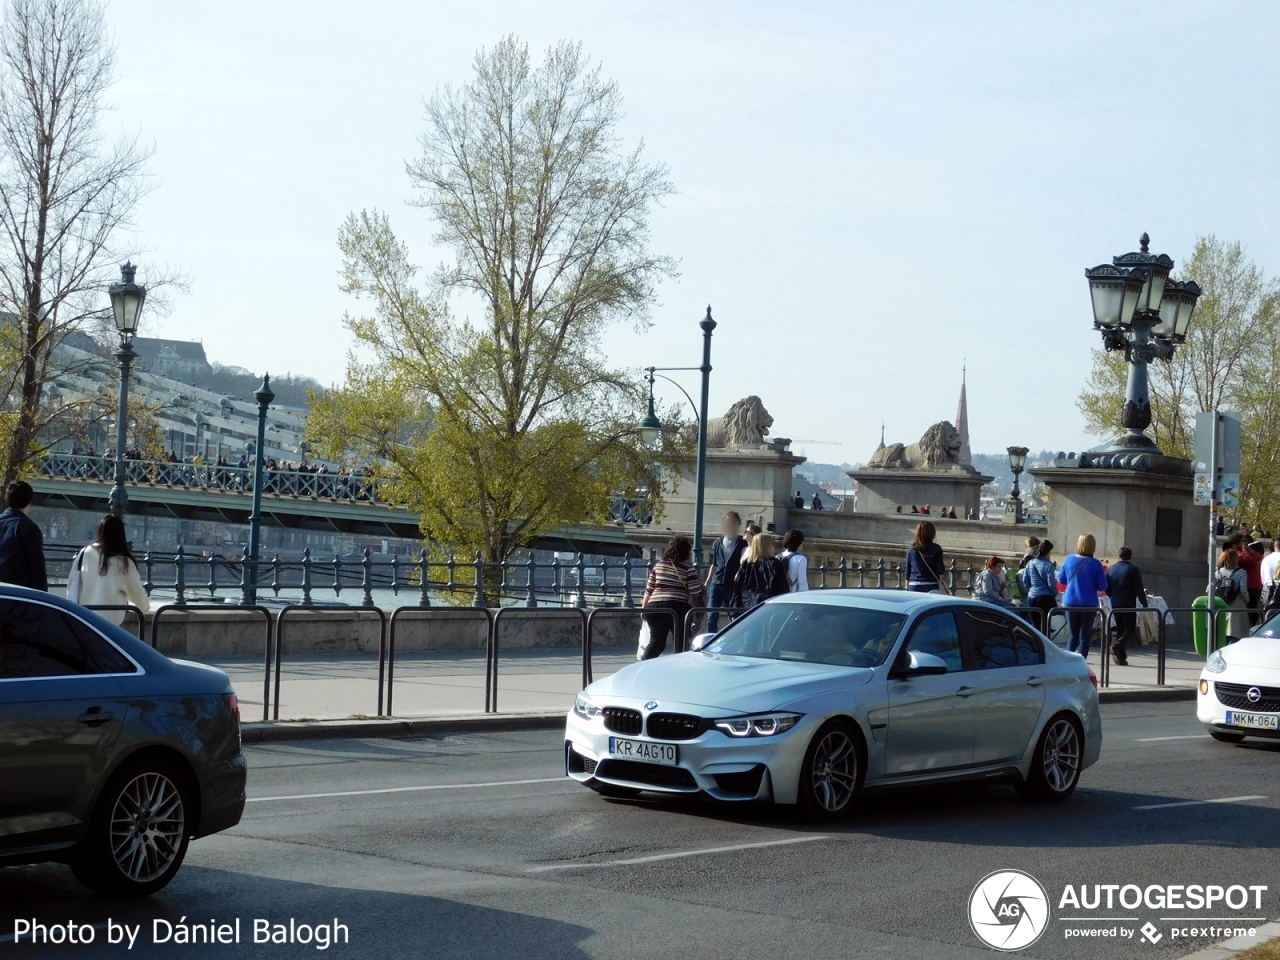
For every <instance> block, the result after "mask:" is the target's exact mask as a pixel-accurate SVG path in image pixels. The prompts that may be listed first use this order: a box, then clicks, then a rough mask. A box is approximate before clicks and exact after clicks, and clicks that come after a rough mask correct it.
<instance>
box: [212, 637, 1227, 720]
mask: <svg viewBox="0 0 1280 960" xmlns="http://www.w3.org/2000/svg"><path fill="white" fill-rule="evenodd" d="M1099 656H1100V651H1097V650H1095V651H1093V652H1092V653H1091V654H1090V655H1089V662H1090V665H1091V666H1092V667H1093V669H1094V672H1095V673H1097V672H1099V666H1100V660H1099ZM205 662H207V663H210V664H212V665H213V666H216V667H219V668H221V669H223V670H225V671H226V672H227V673H228V674H229V675H230V677H231V682H232V683H233V684H234V685H235V688H236V693H237V694H238V695H239V697H240V712H241V715H242V716H243V717H244V719H245V721H247V722H249V721H256V720H261V719H262V680H263V665H262V660H261V659H260V658H257V657H220V658H212V659H209V660H207V661H205ZM633 662H635V655H634V654H633V653H631V652H630V651H629V650H628V651H624V650H623V649H622V648H610V649H609V650H608V651H607V652H597V653H596V654H595V656H594V658H593V666H592V670H593V675H594V677H595V679H597V680H599V679H600V678H602V677H606V676H608V675H609V674H611V673H614V672H616V671H618V670H620V669H621V668H622V667H624V666H626V665H627V664H629V663H633ZM1203 662H1204V661H1203V659H1202V658H1200V657H1198V656H1196V654H1195V653H1194V652H1193V651H1192V650H1190V649H1189V648H1173V649H1170V650H1169V651H1168V652H1167V655H1166V660H1165V681H1166V686H1165V687H1158V686H1156V652H1155V647H1154V646H1149V647H1138V648H1135V649H1134V650H1132V651H1131V652H1130V653H1129V666H1127V667H1117V666H1115V665H1114V664H1113V665H1112V667H1111V685H1110V687H1109V688H1107V690H1105V691H1104V698H1106V699H1111V698H1113V697H1114V698H1116V699H1120V698H1122V697H1127V696H1129V695H1134V696H1135V697H1136V696H1146V695H1159V693H1160V692H1166V693H1169V694H1174V695H1176V693H1181V692H1188V691H1192V690H1194V688H1195V685H1196V682H1197V680H1198V679H1199V676H1200V669H1201V666H1202V665H1203ZM377 681H378V660H377V657H374V656H361V657H355V656H350V655H342V656H317V655H306V656H292V657H285V659H284V663H283V666H282V669H281V675H280V719H281V720H302V719H307V720H328V719H347V718H353V717H372V716H375V715H376V714H377V709H378V683H377ZM272 682H273V685H274V678H273V681H272ZM581 688H582V657H581V653H580V651H579V650H578V649H577V648H574V647H557V648H543V649H532V650H512V651H510V652H504V653H503V654H502V655H501V658H500V660H499V663H498V712H499V713H503V714H521V713H525V714H527V713H547V712H557V711H567V710H568V709H569V708H570V707H571V706H572V705H573V699H574V697H575V695H576V694H577V693H578V691H579V690H580V689H581ZM272 696H273V697H274V693H273V694H272ZM392 708H393V711H394V715H395V716H396V717H405V718H416V717H462V716H473V715H475V714H479V713H481V712H483V710H484V653H483V652H482V651H475V652H472V651H468V652H441V653H405V654H401V655H399V656H398V657H397V658H396V672H395V687H394V690H393V700H392ZM273 712H274V709H273ZM384 712H385V710H384Z"/></svg>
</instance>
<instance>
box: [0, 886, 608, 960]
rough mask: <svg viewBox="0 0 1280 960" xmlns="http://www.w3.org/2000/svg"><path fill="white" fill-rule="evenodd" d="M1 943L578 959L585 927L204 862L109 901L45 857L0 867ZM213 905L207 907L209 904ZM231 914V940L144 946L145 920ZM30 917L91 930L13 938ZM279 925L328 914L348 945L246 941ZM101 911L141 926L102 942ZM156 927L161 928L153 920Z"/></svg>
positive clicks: (146, 951) (72, 953)
mask: <svg viewBox="0 0 1280 960" xmlns="http://www.w3.org/2000/svg"><path fill="white" fill-rule="evenodd" d="M0 903H3V904H4V909H3V912H2V913H0V949H2V950H5V951H6V953H12V955H13V956H14V957H81V958H86V960H88V958H98V957H108V958H109V957H121V958H124V957H130V958H132V957H156V958H159V957H163V958H172V957H177V956H181V957H183V958H187V957H250V958H252V957H258V956H261V957H273V958H276V957H284V958H288V957H315V956H317V955H319V956H326V955H328V954H329V953H330V952H333V953H338V954H340V955H341V956H344V957H358V958H366V957H367V958H377V960H385V958H387V957H427V958H435V957H440V958H445V957H447V958H450V960H453V958H460V960H467V958H475V960H487V958H494V960H498V958H503V960H506V958H511V957H516V956H518V957H520V958H521V960H561V958H563V960H575V958H581V960H586V958H587V954H586V953H584V952H583V951H582V949H581V947H580V946H579V945H580V943H581V942H582V941H583V940H584V939H586V938H587V937H588V936H590V935H591V934H592V932H593V931H591V930H590V929H588V928H586V927H581V926H577V925H575V924H569V923H562V922H560V921H556V920H547V919H543V918H540V917H531V916H527V915H525V914H520V913H512V912H509V911H506V910H493V909H487V908H483V907H473V906H469V905H467V904H462V903H455V902H453V901H449V900H441V899H439V898H437V897H428V896H414V895H411V894H404V893H393V892H386V891H381V890H364V889H359V890H357V889H351V888H346V887H329V886H318V885H314V884H308V883H294V882H290V881H287V880H273V879H267V878H263V877H255V876H251V875H247V874H241V873H229V872H226V871H222V870H211V869H207V868H203V867H190V866H188V867H184V868H183V869H182V870H181V872H180V873H179V874H178V876H177V878H176V879H175V880H174V881H173V883H172V884H170V885H169V887H167V888H166V889H165V890H164V891H162V892H161V893H160V894H157V895H156V896H154V897H151V898H149V899H146V900H141V901H137V900H135V901H111V900H106V899H103V898H101V897H97V896H94V895H93V894H91V893H89V892H88V891H87V890H85V888H83V887H81V886H80V885H79V884H78V883H77V882H76V880H75V879H74V878H73V877H72V876H71V871H70V870H69V869H67V868H66V867H62V866H57V865H52V864H46V865H41V866H32V867H11V868H8V869H0ZM214 904H216V905H217V907H216V913H215V912H213V905H214ZM237 916H238V917H239V918H240V927H241V941H240V943H239V944H230V945H227V944H218V945H205V944H203V943H196V944H194V945H190V946H189V945H175V944H174V943H172V942H170V943H160V944H155V943H153V940H152V936H153V927H154V925H155V924H154V921H155V920H157V919H159V920H164V921H168V922H169V923H173V924H177V923H178V922H179V921H180V920H184V919H185V920H186V922H188V923H193V924H194V923H203V924H204V925H205V927H206V929H207V928H208V925H209V923H210V921H216V922H217V923H218V924H223V923H234V922H235V918H236V917H237ZM18 917H25V918H34V919H35V920H38V921H39V922H40V923H44V924H65V923H66V922H67V921H69V920H74V921H75V922H76V923H77V924H91V925H94V927H95V938H94V942H93V943H92V944H90V945H79V944H77V945H71V946H61V947H55V946H38V945H37V946H29V945H28V944H27V943H26V942H25V939H24V942H23V943H22V944H20V945H18V946H16V947H15V946H14V945H13V931H14V926H13V920H14V919H15V918H18ZM256 917H261V918H264V919H267V920H270V921H271V923H273V924H275V923H283V924H284V925H285V927H288V924H289V920H290V918H293V919H294V920H295V921H296V923H298V924H330V925H332V923H333V921H334V919H335V918H337V920H338V922H339V923H341V924H344V925H345V926H346V927H347V928H348V930H349V937H350V944H349V945H342V944H337V945H335V946H333V947H330V948H329V950H328V951H324V952H319V951H317V948H316V944H315V943H310V944H302V943H294V944H281V943H264V944H257V945H255V944H254V943H253V942H252V940H253V926H254V925H253V921H254V918H256ZM108 918H110V919H111V920H113V921H114V922H115V923H117V924H129V925H138V924H141V932H140V933H139V935H138V938H137V943H136V945H135V946H134V948H133V949H132V950H129V949H127V944H120V945H114V946H113V945H108V944H107V942H106V939H107V921H108ZM159 926H160V929H161V931H162V932H163V931H164V930H165V927H164V925H163V924H160V925H159Z"/></svg>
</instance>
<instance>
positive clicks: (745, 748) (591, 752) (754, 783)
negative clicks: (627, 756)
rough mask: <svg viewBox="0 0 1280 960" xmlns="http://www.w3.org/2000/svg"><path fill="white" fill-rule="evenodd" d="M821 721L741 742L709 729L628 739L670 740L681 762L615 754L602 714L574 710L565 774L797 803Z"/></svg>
mask: <svg viewBox="0 0 1280 960" xmlns="http://www.w3.org/2000/svg"><path fill="white" fill-rule="evenodd" d="M815 724H816V721H812V720H810V718H809V717H801V718H800V721H799V722H798V723H796V725H795V726H794V727H792V728H791V729H790V730H788V731H786V732H785V733H780V734H777V735H776V736H772V737H751V738H744V739H741V740H737V739H734V738H731V737H729V736H728V735H727V734H724V733H721V732H720V731H719V730H709V731H707V732H705V733H702V734H701V735H699V736H698V737H695V738H694V739H692V740H678V741H676V740H657V739H654V738H652V737H649V736H647V735H640V736H626V737H625V739H629V740H642V741H647V742H651V743H664V744H666V743H671V744H674V745H675V746H676V749H677V751H678V763H677V765H676V766H674V767H672V766H665V765H661V764H650V763H643V762H638V761H634V760H618V759H615V758H612V757H610V754H609V738H610V737H616V736H623V735H622V734H617V733H612V732H610V731H609V730H606V729H605V726H604V721H603V719H601V718H600V717H596V718H595V719H593V720H585V719H583V718H582V717H579V716H578V715H577V714H576V713H574V712H573V711H570V712H569V717H568V720H567V722H566V724H565V773H566V774H567V775H568V776H569V777H571V778H573V779H574V780H577V781H578V782H579V783H582V784H585V785H588V786H590V785H593V784H607V785H611V786H618V787H629V788H631V789H636V790H649V791H653V792H655V793H666V794H700V793H701V794H706V795H707V796H709V797H713V798H715V799H717V800H724V801H730V802H749V801H754V800H771V801H774V802H776V803H795V802H796V791H797V788H798V786H799V782H800V767H801V765H802V764H803V762H804V754H805V750H806V749H807V748H808V745H809V739H810V736H811V734H812V732H813V729H814V728H815Z"/></svg>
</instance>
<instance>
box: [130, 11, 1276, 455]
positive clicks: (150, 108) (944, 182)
mask: <svg viewBox="0 0 1280 960" xmlns="http://www.w3.org/2000/svg"><path fill="white" fill-rule="evenodd" d="M108 19H109V21H110V22H111V24H112V28H113V30H114V31H115V33H116V36H117V39H118V42H119V48H120V49H119V64H118V73H119V78H120V79H119V83H118V85H117V87H116V88H115V90H114V91H113V99H114V101H115V103H116V106H117V108H118V109H117V111H116V113H115V115H113V116H112V117H111V118H110V121H109V122H110V124H111V125H112V126H113V127H114V126H115V125H117V124H120V125H123V127H124V128H125V129H128V130H136V131H139V132H141V134H142V135H143V137H144V138H146V139H149V140H154V142H155V145H156V156H155V159H154V162H153V165H152V169H153V172H154V173H155V175H156V177H157V181H158V183H157V189H156V190H155V192H154V193H153V194H152V195H151V196H150V197H149V198H148V199H147V200H146V202H145V205H144V207H143V209H142V210H141V211H140V216H139V229H140V233H141V235H142V237H143V239H144V242H145V243H146V244H147V246H148V247H149V248H150V250H151V251H152V257H153V259H154V260H155V261H156V262H168V263H170V264H172V265H177V266H180V267H181V268H183V269H184V270H186V271H187V272H188V273H189V274H190V276H191V278H192V281H193V283H192V288H191V292H190V293H189V294H188V295H185V296H182V297H180V298H179V299H178V300H177V302H176V305H175V309H174V311H173V313H172V315H171V316H169V317H167V318H163V319H162V320H159V321H157V323H158V325H157V326H155V327H153V330H152V332H153V333H158V334H160V335H163V336H170V337H184V338H185V337H189V338H193V339H201V340H203V341H204V344H205V347H206V349H207V351H208V353H209V355H210V357H211V358H212V359H214V360H219V361H222V362H225V363H238V364H241V365H244V366H249V367H253V368H256V369H258V370H263V369H269V370H270V371H271V372H273V373H276V372H284V371H293V372H302V373H309V374H312V375H314V376H316V377H318V378H320V379H321V380H323V381H325V382H333V381H336V380H339V379H340V378H341V376H342V372H343V368H344V365H345V354H346V351H347V349H348V345H349V344H348V338H347V336H346V334H345V332H344V331H343V329H342V327H341V325H340V318H341V315H342V312H343V310H344V309H345V308H346V307H347V306H348V305H349V304H348V302H347V298H346V297H345V296H344V295H343V294H341V293H340V292H339V291H338V289H337V284H338V277H337V270H338V265H339V258H338V252H337V249H336V246H335V243H334V240H335V237H336V232H337V228H338V225H339V223H340V222H341V220H342V218H343V217H344V216H345V215H346V214H347V213H348V212H349V211H351V210H353V209H359V208H361V207H366V206H368V207H380V208H382V209H385V210H388V211H389V212H390V214H391V216H392V218H393V223H394V224H395V226H396V227H397V229H398V231H399V232H400V233H401V235H402V236H403V237H404V238H405V239H406V240H408V241H409V243H410V244H411V245H412V246H413V248H414V250H415V253H416V254H417V255H418V256H419V258H420V259H421V260H422V261H423V262H424V263H430V262H432V261H433V260H434V258H435V257H436V256H437V254H436V252H434V251H432V250H431V248H430V238H431V236H432V233H433V230H432V226H431V224H430V223H429V222H428V220H427V219H426V215H425V214H424V213H423V212H422V211H420V210H418V209H416V208H412V207H408V206H406V205H405V201H406V199H407V198H408V197H409V195H410V190H409V184H408V181H407V178H406V177H405V175H404V172H403V165H404V161H405V159H406V158H409V157H411V156H413V155H414V153H415V150H416V136H417V134H418V133H419V131H420V130H421V128H422V119H421V117H422V110H421V106H420V102H421V98H422V96H423V95H424V94H426V93H428V92H430V91H431V90H433V89H434V88H435V87H436V86H437V85H438V84H440V83H443V82H448V81H459V80H463V79H465V78H466V77H467V76H468V73H469V70H470V62H471V58H472V55H473V53H474V51H475V50H476V49H477V48H478V47H480V46H485V45H490V44H492V43H493V42H494V41H495V40H496V39H498V38H499V37H501V36H502V35H504V34H506V33H515V34H517V35H519V36H520V37H522V38H524V39H526V40H527V41H529V43H530V44H531V45H532V46H533V47H534V48H535V49H537V50H541V49H542V48H544V47H545V46H547V45H548V44H550V43H552V42H555V41H556V40H559V39H562V38H573V39H579V40H582V41H583V43H584V45H585V48H586V50H587V51H588V53H589V54H591V55H592V56H593V57H594V58H596V59H598V60H600V61H601V62H602V63H603V65H604V70H605V73H606V74H607V75H608V76H610V77H613V78H615V79H616V80H618V82H619V83H620V85H621V88H622V91H623V94H624V96H625V98H626V109H627V118H626V126H625V131H624V132H625V134H626V136H628V137H629V138H631V139H632V140H633V141H634V140H637V139H640V138H643V139H644V140H645V142H646V144H647V152H648V156H649V157H650V158H651V159H653V160H661V161H663V162H665V163H667V164H668V165H669V167H670V170H671V179H672V180H673V182H674V183H675V185H676V187H677V189H678V190H679V191H680V193H679V194H678V195H677V196H675V197H673V198H671V199H670V201H669V202H668V203H667V205H666V206H665V208H663V209H661V210H659V211H658V212H657V214H656V215H655V217H654V222H653V225H654V231H653V240H654V247H655V248H656V249H658V250H660V251H662V252H665V253H669V254H671V255H673V256H676V257H678V258H680V260H681V268H680V269H681V277H680V279H679V280H678V281H677V282H673V283H669V284H666V285H665V286H664V287H663V289H662V295H661V300H662V303H661V305H660V306H659V307H658V308H657V310H656V311H655V321H656V322H655V324H654V326H653V328H652V329H651V330H650V331H649V332H647V333H645V334H643V335H639V336H638V335H636V334H634V333H633V332H632V331H630V330H629V329H619V330H617V331H615V332H614V333H613V334H612V335H611V336H610V337H609V338H608V339H607V341H606V344H605V346H606V348H607V350H608V352H609V354H610V356H611V357H612V359H613V360H614V361H615V362H617V363H619V364H630V365H634V366H637V367H638V366H643V365H647V364H649V363H656V364H660V365H686V364H688V365H692V364H695V363H697V362H698V359H699V356H698V354H699V349H700V345H699V340H698V337H699V331H698V327H697V322H698V320H699V319H700V317H701V315H702V312H703V310H704V308H705V306H706V305H707V304H708V303H710V304H711V305H712V306H713V309H714V314H715V317H716V319H717V320H718V321H719V323H720V327H719V329H718V331H717V333H716V338H715V350H714V358H713V362H714V365H715V372H714V374H713V377H712V389H711V396H712V407H713V408H714V409H713V413H715V414H718V413H720V412H723V410H724V408H726V407H728V405H729V404H730V403H732V402H733V401H734V400H737V399H738V398H739V397H741V396H744V395H746V394H747V393H758V394H759V395H760V396H761V397H763V399H764V401H765V404H766V405H767V406H768V408H769V409H770V411H771V412H772V413H773V415H774V418H775V421H776V427H775V433H779V434H781V435H784V436H790V437H793V438H806V439H807V440H809V441H818V440H825V441H835V442H836V443H837V444H838V445H832V446H819V445H816V444H814V443H804V442H801V441H800V440H799V439H797V441H796V444H795V446H796V447H797V448H804V450H805V452H806V453H807V454H808V455H809V456H810V457H811V458H812V459H815V460H822V461H836V462H839V461H840V460H842V459H843V460H850V461H855V460H863V459H865V458H866V457H867V456H868V455H869V454H870V452H871V451H872V449H874V447H875V444H876V442H877V441H878V438H879V432H880V421H881V419H882V418H883V419H884V421H885V422H886V424H887V433H888V437H889V439H890V440H891V441H892V440H903V441H906V442H910V441H913V440H915V439H918V437H919V436H920V434H921V433H922V432H923V431H924V429H925V428H926V427H927V426H928V425H929V424H930V423H932V422H934V421H936V420H939V419H942V418H948V419H949V418H951V417H953V416H954V413H955V405H956V397H957V394H958V390H959V384H960V369H961V364H962V362H963V360H964V358H965V357H966V356H967V358H968V367H969V397H970V426H971V431H972V437H973V447H974V449H975V450H977V451H994V450H1001V449H1003V448H1004V447H1006V446H1008V445H1010V444H1015V443H1020V444H1025V445H1027V446H1030V447H1031V448H1032V449H1040V448H1042V447H1050V448H1054V449H1078V448H1080V447H1082V446H1084V445H1086V444H1090V443H1094V442H1096V441H1095V440H1092V439H1090V438H1087V437H1086V436H1085V435H1084V433H1083V421H1082V419H1081V417H1080V415H1079V413H1078V412H1077V411H1076V409H1075V397H1076V394H1077V393H1078V391H1079V388H1080V385H1081V383H1082V381H1083V379H1084V377H1085V375H1086V373H1087V371H1088V366H1089V349H1090V347H1092V346H1094V345H1095V343H1096V342H1097V336H1096V334H1094V333H1093V332H1092V330H1091V329H1090V321H1091V315H1090V311H1089V303H1088V295H1087V289H1086V285H1085V281H1084V279H1083V275H1082V272H1083V269H1084V268H1085V267H1087V266H1092V265H1094V264H1096V263H1101V262H1104V261H1106V260H1107V259H1109V258H1110V257H1111V256H1112V255H1113V254H1116V253H1122V252H1125V251H1127V250H1130V249H1134V248H1136V241H1137V237H1138V235H1139V234H1140V233H1141V232H1142V231H1143V230H1146V231H1148V232H1150V234H1151V237H1152V246H1153V248H1154V249H1155V250H1158V251H1162V252H1168V253H1169V254H1171V255H1172V256H1173V257H1174V258H1175V260H1178V261H1181V259H1182V258H1183V257H1184V256H1185V254H1186V253H1187V252H1188V250H1189V249H1190V247H1191V244H1192V243H1193V241H1194V238H1195V236H1196V235H1197V234H1200V233H1216V234H1217V235H1218V236H1219V237H1222V238H1224V239H1232V240H1235V239H1238V240H1241V241H1243V242H1244V243H1245V244H1246V245H1247V247H1248V250H1249V253H1250V255H1251V256H1252V257H1253V258H1255V259H1256V260H1257V261H1258V262H1259V263H1260V264H1261V265H1262V266H1263V267H1264V268H1265V269H1266V270H1267V271H1268V272H1269V273H1273V272H1276V271H1277V270H1280V235H1278V234H1277V226H1276V218H1275V216H1274V213H1273V211H1274V209H1275V205H1276V202H1277V198H1278V193H1280V191H1278V189H1277V173H1276V171H1277V154H1278V148H1280V137H1278V135H1277V113H1278V112H1280V106H1278V104H1280V99H1278V97H1277V93H1278V92H1280V90H1278V87H1280V84H1278V82H1277V81H1278V80H1280V56H1277V54H1278V53H1280V50H1278V49H1277V47H1280V40H1278V39H1277V38H1278V37H1280V6H1277V5H1275V4H1273V3H1267V2H1257V3H1244V2H1240V3H1233V2H1214V3H1204V2H1201V3H1177V2H1171V3H1162V4H1138V5H1130V6H1128V7H1125V6H1119V5H1116V4H1114V3H1109V4H1102V3H1091V4H1087V3H1080V2H1073V3H1070V4H1053V5H1050V4H1047V3H1013V2H1010V3H973V2H966V3H954V2H939V3H905V2H901V3H892V4H889V3H788V4H785V5H783V4H778V3H713V2H697V3H694V2H688V3H672V2H668V3H664V2H645V3H623V2H612V3H600V2H596V3H585V2H583V3H548V2H542V3H536V2H524V3H515V2H511V3H499V2H469V3H465V4H460V3H454V2H451V3H433V2H422V0H418V2H393V0H382V2H377V0H364V2H361V3H359V4H351V3H324V2H318V0H312V2H307V3H286V2H281V0H272V2H269V3H262V2H258V3H220V2H216V0H210V2H205V3H201V4H191V3H172V2H148V0H115V2H113V3H112V4H111V6H110V7H109V9H108ZM1176 269H1177V268H1175V274H1176ZM141 279H145V278H141ZM688 386H689V389H690V391H691V392H692V391H693V387H694V382H693V381H692V380H690V381H689V382H688ZM671 390H672V396H671V397H670V399H672V400H674V399H675V395H674V388H671Z"/></svg>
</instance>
